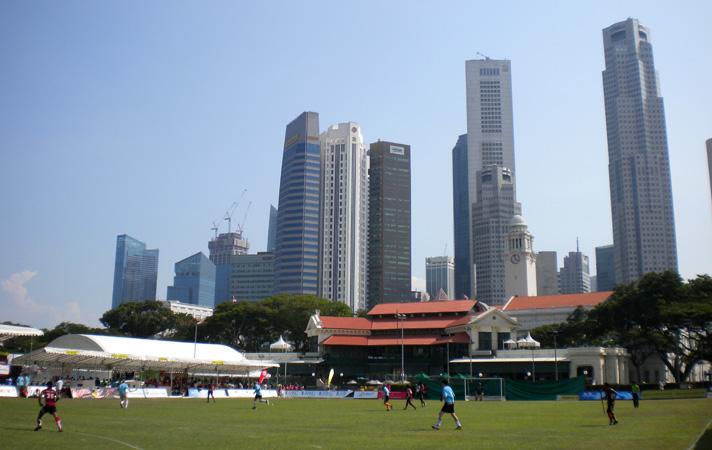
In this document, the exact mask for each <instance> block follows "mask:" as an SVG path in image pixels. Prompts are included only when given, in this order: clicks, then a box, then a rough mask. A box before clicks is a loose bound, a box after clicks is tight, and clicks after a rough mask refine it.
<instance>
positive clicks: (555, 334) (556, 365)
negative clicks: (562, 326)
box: [551, 330, 559, 381]
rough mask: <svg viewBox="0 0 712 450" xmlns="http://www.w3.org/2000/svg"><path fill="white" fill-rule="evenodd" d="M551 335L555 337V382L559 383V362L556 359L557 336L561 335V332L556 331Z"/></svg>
mask: <svg viewBox="0 0 712 450" xmlns="http://www.w3.org/2000/svg"><path fill="white" fill-rule="evenodd" d="M551 334H553V335H554V380H556V381H559V360H558V358H557V357H556V336H557V335H558V334H559V330H554V331H552V332H551Z"/></svg>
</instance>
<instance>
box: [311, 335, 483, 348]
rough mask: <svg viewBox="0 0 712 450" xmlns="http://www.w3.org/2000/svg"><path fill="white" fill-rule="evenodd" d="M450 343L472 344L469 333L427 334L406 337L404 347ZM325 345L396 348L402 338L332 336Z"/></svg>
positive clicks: (326, 340) (325, 341)
mask: <svg viewBox="0 0 712 450" xmlns="http://www.w3.org/2000/svg"><path fill="white" fill-rule="evenodd" d="M447 342H450V343H451V344H466V343H469V342H470V338H469V336H467V333H455V334H453V335H451V336H442V335H439V334H426V335H422V336H406V337H404V338H403V345H409V346H410V345H439V344H445V343H447ZM322 344H323V345H341V346H354V347H366V346H368V347H375V346H396V345H401V338H400V337H394V336H375V337H374V336H369V337H366V336H330V337H329V338H327V339H325V340H324V342H322Z"/></svg>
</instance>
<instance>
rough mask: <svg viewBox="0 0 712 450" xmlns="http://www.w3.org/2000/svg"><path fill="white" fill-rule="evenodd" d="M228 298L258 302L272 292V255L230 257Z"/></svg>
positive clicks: (265, 253)
mask: <svg viewBox="0 0 712 450" xmlns="http://www.w3.org/2000/svg"><path fill="white" fill-rule="evenodd" d="M231 261H232V270H231V275H230V297H231V298H232V299H235V300H237V301H239V302H242V301H247V302H258V301H260V300H263V299H265V298H267V297H270V296H271V295H272V293H273V292H274V253H270V252H259V253H257V254H256V255H235V256H233V257H232V260H231Z"/></svg>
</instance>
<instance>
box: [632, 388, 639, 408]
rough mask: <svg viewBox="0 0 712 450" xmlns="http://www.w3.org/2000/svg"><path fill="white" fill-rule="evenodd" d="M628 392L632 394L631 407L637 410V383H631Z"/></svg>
mask: <svg viewBox="0 0 712 450" xmlns="http://www.w3.org/2000/svg"><path fill="white" fill-rule="evenodd" d="M630 391H631V393H632V394H633V407H635V408H638V407H639V406H640V386H638V383H633V385H632V386H631V387H630Z"/></svg>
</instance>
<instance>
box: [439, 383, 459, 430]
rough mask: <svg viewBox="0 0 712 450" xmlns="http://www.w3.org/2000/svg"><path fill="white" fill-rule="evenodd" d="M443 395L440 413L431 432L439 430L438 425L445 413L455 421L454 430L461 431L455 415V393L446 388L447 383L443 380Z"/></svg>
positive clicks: (440, 423) (448, 387)
mask: <svg viewBox="0 0 712 450" xmlns="http://www.w3.org/2000/svg"><path fill="white" fill-rule="evenodd" d="M442 383H443V393H442V400H443V401H444V402H445V403H443V407H442V408H441V409H440V413H439V414H438V421H437V422H436V423H435V425H433V430H435V431H437V430H439V429H440V425H442V423H443V416H444V415H445V414H446V413H447V414H450V415H451V416H452V418H453V420H454V421H455V429H456V430H462V423H460V419H459V418H458V417H457V414H455V393H454V392H453V390H452V388H451V387H450V386H448V381H447V380H445V379H443V381H442Z"/></svg>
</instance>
